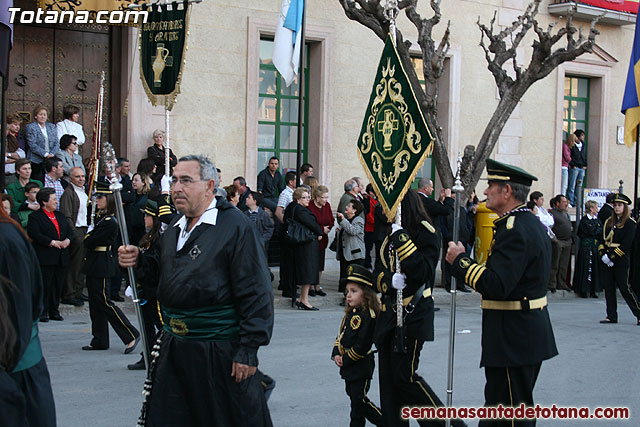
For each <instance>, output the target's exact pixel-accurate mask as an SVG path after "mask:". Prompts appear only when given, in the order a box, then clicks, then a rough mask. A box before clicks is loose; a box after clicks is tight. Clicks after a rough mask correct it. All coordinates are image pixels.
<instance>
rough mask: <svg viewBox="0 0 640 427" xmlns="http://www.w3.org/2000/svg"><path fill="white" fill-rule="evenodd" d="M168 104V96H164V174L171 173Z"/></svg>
mask: <svg viewBox="0 0 640 427" xmlns="http://www.w3.org/2000/svg"><path fill="white" fill-rule="evenodd" d="M168 104H169V97H168V96H165V103H164V127H165V129H166V131H165V133H166V135H165V136H164V174H165V176H169V175H171V174H170V173H169V168H170V167H171V144H170V143H169V109H168V108H167V105H168Z"/></svg>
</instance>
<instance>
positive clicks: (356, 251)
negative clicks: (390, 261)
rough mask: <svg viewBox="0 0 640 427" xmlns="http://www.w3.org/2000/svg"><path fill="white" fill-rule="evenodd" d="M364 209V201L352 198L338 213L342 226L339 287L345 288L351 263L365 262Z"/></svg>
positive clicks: (359, 263) (339, 243) (337, 256)
mask: <svg viewBox="0 0 640 427" xmlns="http://www.w3.org/2000/svg"><path fill="white" fill-rule="evenodd" d="M363 210H364V206H363V205H362V202H360V201H359V200H351V201H350V202H349V203H347V206H346V207H345V209H344V214H341V213H340V212H338V213H337V214H336V216H337V219H338V225H339V226H340V231H339V233H340V234H339V237H338V248H339V250H338V252H337V253H336V258H337V259H338V260H339V261H340V283H339V286H338V287H339V288H342V289H345V286H346V277H347V268H348V267H349V265H351V264H358V265H363V264H364V248H365V246H364V219H363V218H362V216H360V214H361V213H362V211H363Z"/></svg>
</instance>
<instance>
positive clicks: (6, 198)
mask: <svg viewBox="0 0 640 427" xmlns="http://www.w3.org/2000/svg"><path fill="white" fill-rule="evenodd" d="M0 195H1V196H2V209H3V210H4V211H5V212H6V213H7V215H9V216H10V217H11V219H13V220H14V221H16V222H18V223H19V222H20V217H19V216H18V215H17V214H15V213H13V212H11V211H12V210H13V199H12V198H11V196H10V195H8V194H6V193H0Z"/></svg>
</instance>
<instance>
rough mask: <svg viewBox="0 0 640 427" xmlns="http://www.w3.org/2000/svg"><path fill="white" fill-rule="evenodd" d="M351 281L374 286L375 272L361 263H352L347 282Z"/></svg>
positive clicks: (348, 270) (348, 269)
mask: <svg viewBox="0 0 640 427" xmlns="http://www.w3.org/2000/svg"><path fill="white" fill-rule="evenodd" d="M349 282H354V283H359V284H361V285H365V286H369V287H373V274H372V273H371V272H370V271H369V270H368V269H367V268H365V267H363V266H361V265H357V264H351V265H350V266H349V268H347V283H349Z"/></svg>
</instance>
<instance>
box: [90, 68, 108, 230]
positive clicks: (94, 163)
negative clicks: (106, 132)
mask: <svg viewBox="0 0 640 427" xmlns="http://www.w3.org/2000/svg"><path fill="white" fill-rule="evenodd" d="M104 78H105V74H104V71H103V72H102V75H101V80H100V91H99V92H98V100H97V101H96V115H95V123H94V125H93V141H92V144H91V162H90V166H89V176H87V179H88V181H89V197H90V199H91V228H93V226H94V225H95V218H96V194H95V193H96V191H95V190H96V184H97V183H98V175H100V136H101V134H102V108H103V103H104Z"/></svg>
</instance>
